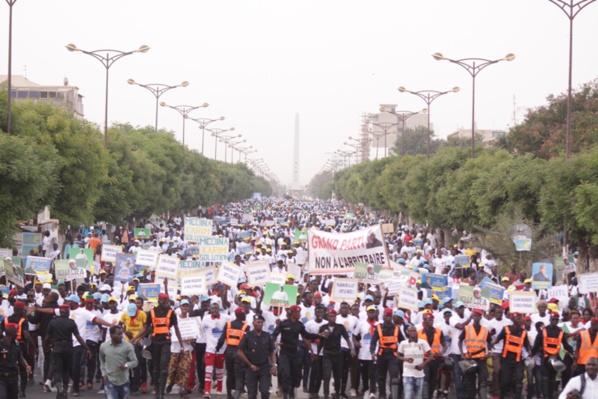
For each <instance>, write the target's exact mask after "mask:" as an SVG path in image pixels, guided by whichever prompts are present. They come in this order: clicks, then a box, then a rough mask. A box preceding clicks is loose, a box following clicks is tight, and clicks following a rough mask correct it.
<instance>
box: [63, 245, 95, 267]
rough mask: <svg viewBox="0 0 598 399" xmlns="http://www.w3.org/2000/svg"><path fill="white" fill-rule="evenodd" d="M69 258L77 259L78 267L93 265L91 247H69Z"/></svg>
mask: <svg viewBox="0 0 598 399" xmlns="http://www.w3.org/2000/svg"><path fill="white" fill-rule="evenodd" d="M68 255H69V259H74V260H75V261H77V265H79V267H87V266H89V265H93V248H71V252H69V254H68Z"/></svg>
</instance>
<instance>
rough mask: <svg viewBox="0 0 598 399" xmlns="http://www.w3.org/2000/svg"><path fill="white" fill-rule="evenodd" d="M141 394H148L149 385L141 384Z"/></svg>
mask: <svg viewBox="0 0 598 399" xmlns="http://www.w3.org/2000/svg"><path fill="white" fill-rule="evenodd" d="M141 393H147V384H146V383H145V382H142V383H141Z"/></svg>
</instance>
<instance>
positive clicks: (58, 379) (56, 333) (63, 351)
mask: <svg viewBox="0 0 598 399" xmlns="http://www.w3.org/2000/svg"><path fill="white" fill-rule="evenodd" d="M69 315H70V306H69V305H62V306H60V317H57V318H55V319H53V320H52V321H51V322H50V324H49V325H48V330H47V332H46V336H45V337H44V343H45V346H46V347H50V346H51V347H52V352H51V354H50V361H51V362H52V372H53V378H52V381H53V383H54V386H56V389H57V390H58V393H57V394H56V399H66V392H67V389H68V386H69V377H70V370H71V363H72V361H73V338H72V337H73V335H74V336H75V338H76V339H77V341H79V343H80V344H81V346H82V347H83V348H85V352H86V353H87V356H88V357H91V351H90V350H89V347H88V346H87V344H86V343H85V340H84V339H83V338H82V337H81V335H80V334H79V329H78V328H77V324H76V323H75V322H74V321H73V320H71V319H69Z"/></svg>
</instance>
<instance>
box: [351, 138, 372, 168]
mask: <svg viewBox="0 0 598 399" xmlns="http://www.w3.org/2000/svg"><path fill="white" fill-rule="evenodd" d="M349 140H352V141H354V142H356V143H359V148H360V150H361V162H363V161H365V159H366V155H365V153H366V150H367V147H368V146H369V145H370V143H371V142H372V139H371V138H368V137H364V138H361V139H360V140H357V139H355V138H353V137H351V136H349Z"/></svg>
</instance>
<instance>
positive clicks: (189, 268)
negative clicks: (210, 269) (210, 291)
mask: <svg viewBox="0 0 598 399" xmlns="http://www.w3.org/2000/svg"><path fill="white" fill-rule="evenodd" d="M202 268H203V266H202V265H201V264H200V262H198V261H196V260H181V261H179V279H182V278H184V277H191V276H199V275H200V272H201V269H202Z"/></svg>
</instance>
